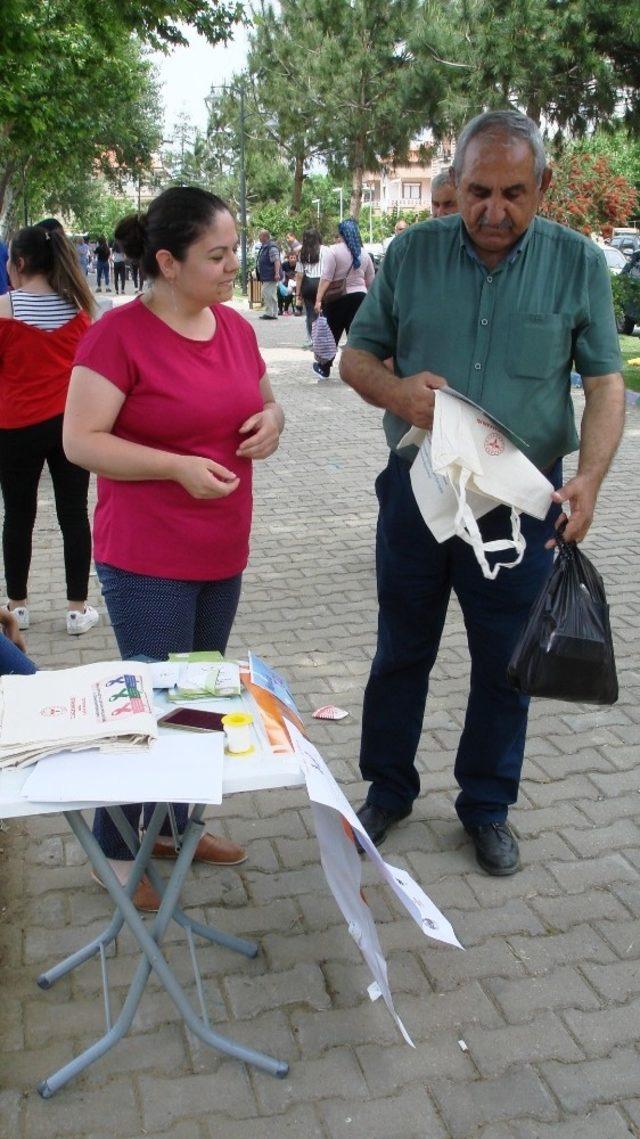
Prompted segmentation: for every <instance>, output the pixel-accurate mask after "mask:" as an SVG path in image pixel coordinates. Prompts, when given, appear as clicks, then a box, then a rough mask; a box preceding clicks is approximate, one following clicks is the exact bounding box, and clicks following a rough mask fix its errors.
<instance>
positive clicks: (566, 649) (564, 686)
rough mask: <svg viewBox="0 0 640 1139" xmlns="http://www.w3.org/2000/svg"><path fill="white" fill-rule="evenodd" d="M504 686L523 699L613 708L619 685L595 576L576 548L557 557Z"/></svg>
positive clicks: (568, 545) (566, 547)
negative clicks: (524, 697)
mask: <svg viewBox="0 0 640 1139" xmlns="http://www.w3.org/2000/svg"><path fill="white" fill-rule="evenodd" d="M507 676H508V678H509V683H510V684H511V685H512V686H513V687H514V688H517V689H518V691H519V692H523V693H525V694H526V695H528V696H546V697H548V698H550V699H553V700H571V701H576V702H578V703H581V704H615V702H616V700H617V699H618V679H617V676H616V663H615V658H614V654H613V640H612V637H611V626H610V624H609V606H608V605H607V598H606V595H605V591H604V584H603V581H602V578H601V577H600V574H599V573H598V571H597V570H596V569H595V567H594V566H593V565H592V564H591V562H590V561H589V559H588V558H587V557H586V556H585V554H583V553H581V551H580V550H579V549H578V547H577V546H576V544H575V542H563V541H562V538H559V539H558V555H557V558H556V561H555V564H554V567H553V570H552V571H551V575H550V577H549V578H548V579H547V581H546V582H545V584H544V586H543V588H542V590H541V591H540V593H539V595H538V597H537V599H536V601H535V602H534V604H533V607H532V609H531V612H530V614H529V617H528V619H527V623H526V625H525V628H524V630H523V632H522V634H521V636H520V640H519V641H518V644H517V645H516V647H515V649H514V652H513V656H512V657H511V661H510V662H509V667H508V669H507Z"/></svg>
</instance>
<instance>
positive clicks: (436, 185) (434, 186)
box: [431, 170, 452, 194]
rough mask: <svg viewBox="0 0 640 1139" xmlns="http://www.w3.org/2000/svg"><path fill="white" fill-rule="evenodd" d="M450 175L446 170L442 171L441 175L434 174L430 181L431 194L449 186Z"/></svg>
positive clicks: (450, 183)
mask: <svg viewBox="0 0 640 1139" xmlns="http://www.w3.org/2000/svg"><path fill="white" fill-rule="evenodd" d="M451 185H452V182H451V175H450V173H449V171H448V170H443V171H442V173H440V174H436V176H435V178H432V179H431V193H432V194H433V191H434V190H441V189H442V187H443V186H451Z"/></svg>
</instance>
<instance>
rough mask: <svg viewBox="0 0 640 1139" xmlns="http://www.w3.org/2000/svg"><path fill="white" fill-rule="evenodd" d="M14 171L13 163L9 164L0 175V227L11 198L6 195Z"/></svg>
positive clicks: (9, 195)
mask: <svg viewBox="0 0 640 1139" xmlns="http://www.w3.org/2000/svg"><path fill="white" fill-rule="evenodd" d="M14 170H15V163H14V162H9V163H8V164H7V165H6V166H5V168H4V170H3V171H2V173H1V174H0V225H1V223H2V219H3V218H4V215H5V213H6V211H7V208H8V206H9V205H10V203H11V198H12V196H13V195H11V194H9V193H8V190H9V183H10V182H11V178H12V177H13V172H14ZM7 199H8V200H7Z"/></svg>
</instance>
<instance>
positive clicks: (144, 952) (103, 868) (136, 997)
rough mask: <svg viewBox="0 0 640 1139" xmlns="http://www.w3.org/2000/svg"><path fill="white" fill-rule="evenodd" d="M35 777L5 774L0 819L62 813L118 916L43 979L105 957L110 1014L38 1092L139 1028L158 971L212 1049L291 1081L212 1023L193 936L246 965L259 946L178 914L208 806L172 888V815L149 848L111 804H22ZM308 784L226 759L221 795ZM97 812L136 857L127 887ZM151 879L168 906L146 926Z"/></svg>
mask: <svg viewBox="0 0 640 1139" xmlns="http://www.w3.org/2000/svg"><path fill="white" fill-rule="evenodd" d="M175 736H176V746H179V742H180V737H181V736H182V733H180V732H177V731H176V732H175ZM28 774H29V772H28V771H27V770H25V769H18V770H15V769H13V770H11V769H4V770H2V771H0V818H4V819H7V818H15V817H20V816H28V815H40V814H53V813H61V814H63V815H64V817H65V819H66V820H67V823H68V825H69V827H70V828H71V830H72V831H73V833H74V835H75V836H76V838H77V840H78V842H79V843H80V845H81V846H82V848H83V850H84V851H85V853H86V854H87V856H88V858H89V860H90V863H91V866H92V868H93V870H94V872H95V874H96V876H97V877H98V878H99V879H100V881H101V882H103V883H104V885H105V887H106V889H107V890H108V892H109V894H110V896H111V898H112V900H113V902H114V905H115V910H114V914H113V917H112V919H111V921H110V922H109V924H108V925H107V927H106V928H105V929H104V930H103V932H102V933H101V934H99V935H98V937H96V938H94V939H93V941H91V942H89V944H88V945H85V946H84V947H83V948H82V949H79V950H78V951H77V952H76V953H72V954H71V955H70V956H69V957H67V958H66V959H65V960H64V961H61V962H60V963H59V964H58V965H55V966H53V968H51V969H48V970H47V971H46V972H44V973H42V974H41V975H40V976H39V977H38V979H37V983H38V985H39V986H40V988H42V989H48V988H50V987H51V986H52V985H53V984H55V982H56V981H57V980H59V979H60V977H64V976H66V974H67V973H69V972H71V971H72V970H73V969H75V968H77V967H78V966H79V965H81V964H83V963H84V962H85V961H88V960H89V959H90V958H91V957H94V956H99V957H100V968H101V974H102V983H103V990H104V1007H105V1020H106V1032H105V1033H104V1034H103V1035H102V1036H101V1037H100V1038H99V1039H98V1040H96V1041H95V1043H94V1044H92V1045H91V1046H90V1047H89V1048H87V1049H86V1050H85V1051H84V1052H82V1053H81V1054H80V1055H79V1056H76V1057H75V1058H74V1059H73V1060H71V1061H70V1062H69V1063H68V1064H65V1065H64V1066H63V1067H62V1068H60V1069H59V1070H58V1071H57V1072H54V1073H53V1074H51V1075H50V1076H48V1077H47V1078H45V1079H43V1080H41V1082H40V1083H39V1084H38V1091H39V1092H40V1094H41V1095H42V1096H43V1097H44V1098H45V1099H48V1098H49V1097H50V1096H52V1095H53V1094H54V1093H55V1092H56V1091H58V1089H59V1088H61V1087H63V1085H64V1084H66V1083H67V1081H68V1080H70V1079H71V1078H72V1077H73V1076H76V1075H78V1073H79V1072H81V1071H83V1069H84V1068H86V1067H87V1066H88V1065H89V1064H91V1063H93V1061H94V1060H97V1059H99V1057H100V1056H102V1055H104V1053H105V1052H107V1051H108V1050H109V1049H110V1048H112V1047H113V1046H114V1045H115V1044H117V1043H118V1041H119V1040H121V1039H122V1037H123V1036H124V1034H125V1033H126V1032H127V1031H128V1029H129V1028H130V1026H131V1023H132V1021H133V1017H134V1015H135V1012H136V1009H137V1008H138V1005H139V1003H140V1000H141V997H142V994H143V992H144V989H145V986H146V983H147V980H148V978H149V976H150V973H151V970H152V969H153V970H155V972H156V974H157V976H158V978H159V979H160V981H161V983H162V985H163V986H164V988H165V989H166V991H167V993H168V994H169V996H170V997H171V999H172V1000H173V1002H174V1004H175V1005H176V1007H177V1009H178V1011H179V1013H180V1014H181V1016H182V1017H183V1019H184V1021H185V1023H186V1025H187V1026H188V1028H189V1029H190V1030H191V1031H192V1032H193V1033H194V1035H196V1036H197V1037H199V1039H200V1040H202V1041H203V1042H204V1043H205V1044H208V1045H210V1046H212V1047H215V1048H218V1049H219V1050H220V1051H222V1052H225V1053H227V1054H228V1055H230V1056H234V1057H236V1058H237V1059H239V1060H244V1061H245V1062H246V1063H249V1064H253V1065H254V1066H255V1067H258V1068H261V1069H262V1070H263V1071H265V1072H268V1073H269V1074H270V1075H273V1076H279V1077H284V1076H285V1075H286V1074H287V1071H288V1065H287V1064H286V1063H285V1062H284V1061H282V1060H277V1059H276V1058H275V1057H272V1056H268V1055H266V1054H264V1053H262V1052H256V1051H254V1050H253V1049H251V1048H246V1047H244V1045H241V1044H237V1043H236V1042H235V1041H233V1040H230V1039H229V1038H228V1037H226V1036H223V1035H221V1034H220V1033H218V1032H215V1031H214V1030H213V1029H212V1028H211V1026H210V1024H209V1020H208V1016H207V1011H206V1007H205V1002H204V993H203V988H202V980H201V976H200V972H199V969H198V963H197V958H196V950H195V944H194V934H195V935H197V936H198V937H201V938H203V939H204V940H205V941H207V942H210V943H211V942H213V943H215V944H218V945H222V946H224V947H225V948H227V949H232V950H235V951H236V952H237V953H242V954H244V955H245V956H246V957H255V956H256V954H257V952H258V945H257V944H256V943H255V942H252V941H246V940H244V939H242V938H238V937H233V936H231V935H229V934H225V933H223V932H222V931H220V930H217V929H214V928H212V927H210V926H205V925H202V924H201V923H200V922H197V921H194V920H193V919H192V918H190V917H189V916H188V915H187V914H185V913H184V912H183V911H182V910H181V909H180V906H179V897H180V891H181V889H182V886H183V884H184V881H185V879H186V877H187V874H188V872H189V867H190V865H191V862H192V860H193V856H194V854H195V850H196V847H197V845H198V841H199V839H200V837H201V835H202V832H203V830H204V822H203V821H202V816H203V814H204V811H205V808H206V806H207V804H206V803H198V804H196V805H195V806H194V807H192V809H191V812H190V816H189V822H188V825H187V828H186V830H185V832H184V836H183V837H182V841H181V843H180V849H179V853H178V857H177V859H176V861H175V863H174V865H173V869H172V872H171V874H170V876H169V878H168V880H166V881H165V880H164V879H163V878H162V876H161V875H160V874H159V873H158V872H157V870H156V869H155V868H154V865H153V862H152V851H153V846H154V843H155V841H156V838H157V836H158V834H159V832H160V828H161V826H162V824H163V821H164V819H165V817H166V815H167V813H168V812H170V808H169V806H168V804H166V803H159V804H158V806H157V807H156V809H155V811H154V814H153V817H152V820H151V823H150V825H149V827H148V829H147V832H146V834H145V836H144V839H143V841H142V843H141V844H140V843H139V841H138V836H137V835H136V834H135V833H134V832H133V830H132V829H131V827H130V826H129V824H128V822H127V820H126V818H125V816H124V814H123V812H122V810H121V809H120V807H119V806H118V805H117V804H113V803H110V804H107V803H94V802H91V803H86V802H85V803H34V802H30V801H28V800H27V799H25V798H24V797H21V789H22V786H23V784H24V782H25V780H26V778H27V776H28ZM303 783H304V777H303V774H302V771H301V768H300V766H299V763H298V762H297V760H296V759H295V756H276V755H273V756H267V755H265V754H264V753H258V754H256V755H254V756H249V757H245V758H243V759H242V760H238V759H231V758H228V757H225V761H224V768H223V781H222V790H223V795H228V794H232V793H235V792H239V791H255V790H261V789H265V788H270V787H273V788H275V787H286V786H297V785H300V784H303ZM149 799H150V800H153V787H152V786H150V787H149ZM96 806H106V807H107V809H108V810H109V813H110V815H111V817H112V819H113V821H114V823H115V824H116V826H117V827H118V828H119V830H120V832H121V834H122V836H123V837H124V839H125V841H126V842H127V845H128V846H129V848H130V849H131V851H132V853H134V854H135V860H134V862H133V869H132V873H131V876H130V878H129V881H128V883H127V886H126V887H123V886H121V884H120V882H119V881H118V879H117V878H116V876H115V874H114V873H113V871H112V869H111V867H110V866H109V863H108V861H107V860H106V858H105V856H104V854H103V853H102V851H101V849H100V847H99V846H98V844H97V842H96V840H95V839H94V837H93V835H92V833H91V830H90V829H89V827H88V825H87V823H86V821H85V819H84V817H83V814H82V812H83V810H86V809H93V808H94V807H96ZM144 874H147V875H148V877H149V879H150V881H151V883H152V885H153V887H154V888H155V889H156V890H157V892H158V893H159V894H160V895H161V897H162V902H161V905H160V908H159V910H158V913H157V915H156V916H155V918H154V919H153V920H152V921H151V922H150V923H149V924H147V923H146V922H145V921H144V920H143V918H142V917H141V916H140V914H139V913H138V911H137V909H136V908H135V906H134V904H133V902H132V901H131V897H132V894H133V892H134V891H135V889H136V887H137V885H138V883H139V882H140V880H141V878H142V877H143V875H144ZM171 921H175V922H177V923H178V925H180V926H181V927H182V929H183V930H184V933H185V937H186V940H187V944H188V948H189V954H190V957H191V962H192V966H193V971H194V976H195V983H196V991H197V994H198V1000H199V1005H200V1011H199V1013H198V1012H197V1011H196V1009H195V1008H194V1007H193V1005H192V1004H191V1002H190V1001H189V999H188V997H187V995H186V993H185V992H184V990H183V988H182V986H181V985H180V984H179V982H178V980H177V978H176V976H175V974H174V972H173V970H172V969H171V966H170V965H169V963H168V962H167V960H166V958H165V957H164V955H163V953H162V950H161V948H160V946H161V942H162V938H163V936H164V934H165V932H166V930H167V927H168V925H169V923H170V922H171ZM123 925H126V926H127V927H128V928H129V929H130V931H131V933H132V934H133V936H134V938H135V940H136V941H137V943H138V945H139V947H140V960H139V963H138V965H137V967H136V968H135V972H134V975H133V978H132V981H131V984H130V986H129V990H128V993H127V996H126V998H125V1001H124V1003H123V1006H122V1009H121V1010H120V1012H119V1014H118V1015H117V1016H116V1018H115V1019H113V1020H112V1016H111V1009H110V1000H109V984H108V972H107V957H106V950H107V947H108V946H109V945H110V944H111V942H113V941H114V940H115V938H116V937H117V936H118V934H119V932H120V930H121V929H122V927H123Z"/></svg>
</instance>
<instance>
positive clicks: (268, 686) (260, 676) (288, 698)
mask: <svg viewBox="0 0 640 1139" xmlns="http://www.w3.org/2000/svg"><path fill="white" fill-rule="evenodd" d="M249 675H250V678H251V683H252V684H255V685H257V687H258V688H264V689H265V691H266V692H271V694H272V695H273V696H275V697H276V699H277V700H280V702H281V703H282V704H285V705H286V707H287V708H290V709H291V711H292V712H294V713H295V715H296V717H297V718H298V719H300V713H299V712H298V709H297V707H296V702H295V700H294V699H293V696H292V695H291V689H290V688H289V685H288V684H287V682H286V680H285V679H284V676H281V675H280V673H279V672H276V671H275V669H273V668H270V667H269V665H268V664H267V663H266V662H265V661H263V660H262V659H261V658H260V657H259V656H256V654H255V653H251V652H250V653H249Z"/></svg>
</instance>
